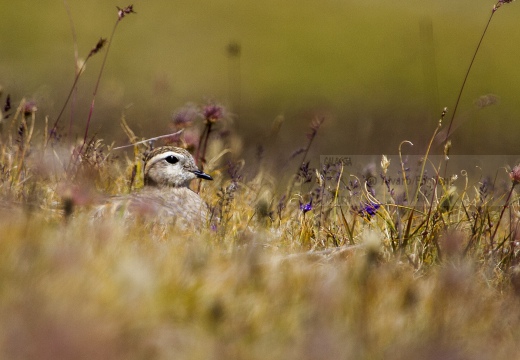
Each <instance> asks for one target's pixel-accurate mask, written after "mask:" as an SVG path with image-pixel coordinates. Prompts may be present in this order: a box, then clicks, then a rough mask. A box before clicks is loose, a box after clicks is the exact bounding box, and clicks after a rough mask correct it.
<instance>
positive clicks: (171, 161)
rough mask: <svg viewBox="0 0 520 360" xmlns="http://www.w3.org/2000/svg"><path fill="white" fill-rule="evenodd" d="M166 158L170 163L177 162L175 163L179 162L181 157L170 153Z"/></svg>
mask: <svg viewBox="0 0 520 360" xmlns="http://www.w3.org/2000/svg"><path fill="white" fill-rule="evenodd" d="M164 160H166V162H167V163H169V164H175V163H177V162H179V159H177V158H176V157H175V156H173V155H169V156H167V157H165V158H164Z"/></svg>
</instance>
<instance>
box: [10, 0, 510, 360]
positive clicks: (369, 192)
mask: <svg viewBox="0 0 520 360" xmlns="http://www.w3.org/2000/svg"><path fill="white" fill-rule="evenodd" d="M509 3H510V1H499V2H497V3H496V4H495V7H494V10H493V12H491V14H490V13H489V12H488V13H487V16H488V18H487V19H486V18H485V17H483V21H482V24H481V25H485V22H486V21H488V20H489V21H488V24H491V25H497V26H498V25H499V23H500V22H501V21H502V18H500V16H501V15H503V14H507V12H508V11H509V10H511V9H514V8H515V7H516V5H517V4H515V3H513V4H509ZM327 4H328V6H331V7H332V8H333V7H334V5H336V3H335V2H330V3H327ZM491 5H493V4H491ZM140 6H143V7H144V4H140ZM491 7H492V6H490V9H488V10H491ZM134 10H135V12H134ZM410 11H412V10H410ZM472 11H474V9H472ZM282 13H283V12H282ZM304 14H307V16H308V17H309V18H312V13H311V12H309V13H306V12H304ZM140 15H141V12H140V8H139V7H138V6H137V5H136V6H135V7H131V6H127V7H122V8H119V9H113V12H112V13H111V17H110V19H109V20H106V21H107V23H109V24H112V26H113V27H112V28H110V26H108V27H107V29H109V30H107V33H108V34H107V38H106V41H105V40H104V39H100V40H99V41H98V42H97V43H95V42H94V43H93V44H92V46H91V47H90V48H89V50H88V51H86V54H88V56H86V57H85V58H83V59H82V61H81V62H77V67H76V71H75V72H74V74H75V77H73V78H72V79H70V81H69V82H66V81H64V84H65V85H63V89H60V91H59V92H58V93H57V95H58V96H57V97H56V98H53V99H54V100H53V101H56V103H57V104H52V105H51V104H46V103H45V101H43V102H42V99H40V100H39V101H35V100H34V99H31V98H30V97H27V98H24V97H22V96H14V95H11V93H10V89H9V87H8V86H6V85H4V88H3V89H2V93H1V94H0V103H1V104H2V107H1V113H0V115H1V117H0V120H1V121H0V125H1V128H0V318H1V319H2V321H1V322H0V357H1V358H6V359H28V358H29V359H32V358H38V359H56V358H58V359H68V358H74V359H92V358H100V359H104V358H107V359H112V358H115V359H119V358H121V359H172V358H174V359H265V358H269V359H336V358H340V359H417V358H420V359H511V358H518V354H519V353H520V349H519V345H518V344H519V343H520V342H519V340H520V306H519V301H520V268H519V265H518V263H519V260H520V235H519V229H520V228H519V225H520V202H519V199H520V198H519V195H518V193H517V190H518V189H517V187H518V184H519V183H520V165H518V164H517V163H516V162H515V161H518V158H517V156H515V155H511V156H509V157H506V156H505V155H495V156H488V157H487V158H486V157H485V156H477V158H474V157H470V156H467V155H463V156H459V155H457V154H452V153H451V149H452V148H455V149H456V148H457V146H458V145H459V143H458V139H460V137H463V135H464V134H466V133H465V132H466V129H465V128H464V126H461V127H460V128H457V126H458V125H457V120H458V118H457V117H456V115H457V110H458V108H459V105H460V104H462V105H461V107H462V108H464V106H465V105H464V104H465V103H464V99H465V97H464V96H465V91H467V89H466V87H465V85H466V80H468V79H469V80H471V79H473V78H474V77H475V76H477V77H478V76H479V74H480V73H479V70H478V69H479V68H478V64H479V59H480V57H479V56H480V55H481V54H482V52H484V51H485V49H486V47H485V44H486V43H487V41H489V39H488V38H487V37H486V36H488V33H487V28H486V30H484V28H483V26H480V27H479V30H478V31H477V32H476V38H477V41H476V42H475V44H473V45H472V51H473V53H474V54H476V55H478V56H475V57H474V61H471V62H470V60H471V54H470V56H468V59H467V63H468V64H469V68H468V67H467V65H466V67H463V69H462V75H464V74H465V73H466V74H467V76H466V80H464V82H463V83H462V85H461V84H460V83H457V84H456V85H455V89H456V90H455V91H452V92H451V93H450V95H451V97H452V98H453V101H455V105H454V106H453V107H450V108H448V109H444V110H443V109H442V107H440V108H439V109H438V110H439V111H437V110H435V111H433V112H432V113H431V114H430V115H429V116H431V117H432V118H433V119H434V120H431V119H430V121H427V122H426V123H427V124H428V126H425V125H424V123H423V124H422V125H420V126H418V128H420V130H421V134H420V135H419V136H418V138H419V139H420V140H422V141H419V144H421V145H424V146H423V147H421V149H422V150H421V151H420V153H419V154H417V152H418V150H416V149H417V147H415V148H414V147H413V144H412V142H411V141H409V140H408V138H402V139H400V142H398V143H397V144H394V145H395V148H394V149H393V153H392V154H391V155H388V153H386V154H385V153H381V154H377V155H373V152H372V153H367V154H365V153H364V152H363V151H361V150H360V149H359V148H358V149H357V150H358V151H359V152H357V153H351V152H347V150H348V149H347V150H345V152H344V153H343V154H344V155H337V153H336V152H334V153H332V152H331V155H326V154H327V153H326V152H324V150H328V149H331V150H332V151H336V150H337V149H338V148H332V147H329V148H327V147H326V146H323V143H330V142H333V141H336V140H337V139H341V136H346V135H345V134H344V132H343V129H344V128H343V127H341V126H339V125H338V122H337V120H336V121H335V120H334V119H331V117H333V115H330V112H325V113H323V112H321V111H316V112H315V113H314V114H312V115H311V116H308V118H306V119H305V125H302V123H301V121H300V122H299V123H298V124H293V125H292V127H291V128H292V129H294V130H293V131H291V135H292V138H291V141H289V143H287V141H286V138H287V136H289V134H287V133H283V130H282V127H283V126H284V118H283V117H282V116H280V117H274V116H273V118H272V119H270V120H269V121H267V120H266V121H265V122H266V123H267V124H268V125H263V126H262V127H260V126H257V125H250V126H249V125H247V123H246V122H245V120H244V119H248V114H247V111H250V110H251V107H248V106H247V104H246V102H247V97H248V93H247V92H246V91H244V92H240V95H239V96H240V99H242V100H241V102H240V104H241V106H240V108H237V102H236V101H237V97H236V96H238V95H237V94H238V93H237V92H235V91H236V89H231V90H230V92H229V93H228V95H230V100H229V103H227V104H225V105H224V104H223V102H218V101H215V100H207V99H206V100H204V101H198V100H197V99H195V100H193V99H191V102H190V103H189V104H187V105H180V106H178V107H177V108H176V110H174V111H172V114H171V116H169V117H170V120H169V122H168V124H167V126H164V127H163V131H162V132H160V133H157V132H155V133H154V134H153V136H152V135H151V134H150V132H152V131H153V130H155V129H156V128H155V126H154V125H152V124H148V123H146V122H143V123H141V124H140V125H139V123H138V122H137V121H136V120H134V121H131V120H129V119H128V117H132V116H131V114H130V115H129V114H128V113H127V112H126V110H125V109H118V111H117V114H118V115H117V120H116V125H114V124H112V125H109V126H107V127H105V128H103V127H102V128H99V127H98V125H97V124H98V122H99V121H100V120H99V117H100V116H99V115H98V114H103V116H104V115H105V114H107V106H108V108H110V109H114V108H117V107H118V106H120V105H121V104H120V103H119V102H117V101H116V102H113V103H110V101H111V99H112V97H111V96H109V95H108V93H115V94H116V95H117V91H116V90H117V86H115V87H113V88H112V91H111V92H110V91H108V92H107V89H106V88H105V89H104V88H103V84H104V82H107V80H108V79H111V78H112V77H117V76H121V77H123V75H121V73H118V71H115V70H114V68H110V67H109V65H108V64H110V61H111V59H112V57H115V58H118V57H122V56H124V51H122V50H121V47H119V48H118V47H117V46H120V44H119V45H117V44H118V42H119V41H120V40H121V38H120V37H118V36H119V35H120V33H119V32H120V31H122V32H124V31H128V30H124V29H125V28H127V29H128V28H131V27H132V21H133V20H134V19H139V16H140ZM64 16H65V18H67V15H64ZM331 16H332V15H331ZM489 16H491V17H489ZM83 20H84V19H83ZM83 20H81V21H83ZM101 20H104V18H103V19H101ZM189 20H190V19H187V20H186V21H189ZM491 20H492V21H491ZM183 25H184V26H186V25H185V24H183ZM176 26H180V25H176ZM111 29H112V30H111ZM482 30H484V32H483V33H482ZM479 37H480V39H481V43H478V39H479ZM477 43H478V44H479V45H478V47H476V48H475V46H477ZM294 44H295V45H294V46H299V45H301V46H302V47H303V46H304V44H298V43H297V42H296V43H294ZM112 45H113V46H112ZM228 51H229V56H230V57H231V61H233V56H235V57H236V56H237V55H239V54H240V51H241V49H240V47H238V48H237V47H235V48H230V49H228ZM497 51H498V50H497ZM105 60H106V62H105ZM235 60H236V59H235ZM310 60H312V59H309V61H310ZM93 61H98V63H99V67H98V68H96V69H93V70H91V69H90V64H91V63H92V62H93ZM139 61H142V59H141V60H139ZM85 63H88V66H89V67H87V66H83V64H85ZM474 64H475V66H476V72H472V71H470V70H473V65H474ZM235 65H236V64H235ZM235 65H233V66H235ZM4 66H5V63H4ZM129 66H130V65H129ZM179 66H180V65H179ZM131 67H132V69H136V68H137V66H134V65H132V66H131ZM186 68H188V69H189V66H188V64H186ZM232 69H235V70H236V68H234V67H232ZM136 71H138V70H136ZM179 71H181V70H179ZM232 71H233V70H232ZM232 71H231V72H230V74H231V75H232V74H233V72H232ZM242 71H243V73H244V74H247V73H248V72H247V68H246V69H243V70H242ZM457 71H460V70H457ZM480 71H482V69H481V70H480ZM487 71H488V72H489V73H490V74H488V75H486V76H485V77H483V78H482V79H481V82H485V81H487V79H492V78H493V77H495V76H505V75H504V69H502V68H499V67H495V68H488V69H487ZM88 76H90V77H91V78H90V79H94V80H92V81H91V82H89V80H88V79H89V78H88ZM254 76H259V77H261V74H255V75H254ZM371 76H375V77H377V74H375V75H371ZM83 77H87V78H85V79H83ZM398 77H399V76H397V74H396V75H395V78H396V79H397V78H398ZM40 80H41V79H40ZM40 80H36V81H40ZM283 80H284V79H283V77H281V78H277V80H276V81H280V83H282V82H283ZM329 80H330V79H329ZM83 81H84V82H83ZM324 81H325V82H326V81H328V80H327V79H325V80H324ZM331 81H332V80H331ZM490 81H492V80H490ZM309 82H310V83H312V80H309ZM85 83H87V84H88V85H91V87H92V89H94V92H93V95H91V92H90V90H89V92H86V91H85V89H84V86H85V85H84V84H85ZM231 83H232V82H231ZM194 84H195V85H194ZM194 84H188V82H187V83H184V84H181V85H179V86H181V87H182V86H186V87H188V88H189V87H190V86H193V87H194V88H196V86H197V84H201V82H200V81H195V82H194ZM508 86H510V87H514V86H515V85H514V84H508ZM13 87H16V86H15V85H13ZM266 87H268V86H267V85H266ZM296 87H297V85H294V88H296ZM89 89H90V88H89ZM98 90H99V92H98ZM336 90H337V89H336ZM16 91H18V90H16ZM16 91H15V92H16ZM193 91H195V92H196V91H197V90H193ZM226 91H227V90H226ZM293 91H296V90H294V89H293ZM327 91H331V92H334V88H333V89H332V90H331V89H328V90H327ZM266 92H267V91H266ZM304 92H305V91H304ZM338 92H340V91H339V90H338ZM85 93H86V94H85ZM116 95H114V96H116ZM141 95H143V93H142V92H141ZM143 96H144V97H145V98H147V99H149V98H154V96H153V95H151V94H144V95H143ZM185 96H187V97H189V96H193V97H194V98H197V96H194V95H193V93H190V91H189V90H187V91H186V93H185ZM272 96H273V98H275V97H276V96H278V94H277V92H276V91H273V94H272ZM306 96H309V97H311V96H312V92H309V93H308V94H307V95H306ZM338 96H339V95H338ZM431 96H433V97H435V96H434V94H433V95H431ZM508 96H510V97H511V98H513V97H514V94H509V93H506V92H504V93H501V98H502V101H504V99H507V97H508ZM85 99H86V100H85ZM154 100H155V101H157V103H156V105H157V106H158V108H162V107H164V106H166V105H165V103H166V99H165V98H162V97H160V96H156V97H155V99H154ZM154 100H150V101H152V102H153V101H154ZM177 100H178V99H177ZM186 100H188V99H186ZM365 100H366V99H365ZM431 100H432V103H437V102H439V101H441V100H440V99H435V98H432V99H431ZM147 101H148V100H147ZM266 101H267V100H266ZM496 101H497V98H496V97H495V96H494V95H486V96H483V97H479V103H478V104H477V106H478V107H479V108H481V109H484V108H486V110H483V111H486V112H487V113H486V114H491V115H490V116H493V115H492V112H493V110H492V109H495V107H491V108H489V109H488V106H489V105H494V104H495V103H496ZM411 102H412V103H413V100H411ZM506 102H507V100H506ZM107 103H110V104H109V105H107ZM184 103H185V101H184V100H183V104H184ZM368 103H369V102H368ZM430 104H431V103H430ZM380 105H381V104H376V105H374V108H377V107H381V108H382V109H386V111H388V109H389V107H388V106H380ZM434 105H438V104H434ZM138 106H139V105H138ZM332 108H333V107H332ZM238 109H239V110H240V111H237V110H238ZM47 110H48V111H49V112H50V113H51V115H49V114H48V113H46V111H47ZM329 110H330V109H329ZM427 110H430V108H428V109H427ZM83 111H85V113H86V114H88V115H86V116H85V119H83V117H82V116H81V117H80V115H79V114H82V113H83ZM154 111H155V110H150V113H149V114H148V115H147V116H149V117H154V116H156V114H155V115H154ZM161 111H162V110H161ZM421 111H424V112H427V111H426V110H424V109H422V110H421ZM500 111H504V110H503V109H502V110H497V112H500ZM303 113H304V114H308V113H307V112H303ZM300 114H301V113H300ZM462 114H464V112H463V111H462ZM111 116H113V115H111ZM416 116H418V115H416ZM494 116H495V117H498V115H496V114H495V115H494ZM96 118H98V119H96ZM248 120H249V121H251V119H248ZM105 121H107V120H106V119H105ZM430 125H431V126H430ZM115 126H117V127H118V128H119V129H121V130H119V131H120V133H121V134H123V135H122V136H123V139H122V140H118V141H117V144H116V143H115V142H114V140H113V139H114V138H117V139H120V135H119V137H118V136H116V135H114V133H113V132H112V131H115V130H114V128H115ZM244 127H247V128H248V129H244ZM359 127H360V128H361V126H359ZM143 128H145V129H146V130H142V129H143ZM164 128H166V129H167V131H164ZM418 128H417V129H418ZM109 129H111V130H110V131H109ZM409 129H410V131H411V132H415V131H416V130H417V129H415V128H409ZM105 130H106V133H104V132H103V131H105ZM452 130H457V132H456V133H452ZM334 131H335V132H337V133H340V132H341V134H339V135H337V136H336V137H330V138H329V134H330V133H331V132H334ZM374 131H375V132H377V131H376V130H374ZM379 131H380V132H384V131H385V130H384V129H379ZM496 131H499V130H498V129H496ZM502 131H504V129H502ZM507 132H508V134H504V138H503V139H502V142H503V144H502V145H503V146H504V147H505V148H507V147H508V146H509V145H510V144H509V143H508V141H507V140H505V139H508V137H509V136H514V134H513V135H511V133H512V132H513V131H512V130H511V129H510V130H509V131H507ZM470 133H471V132H470ZM367 134H368V135H367ZM453 134H461V135H457V136H460V137H457V136H456V135H453ZM471 134H472V135H477V134H478V133H477V132H473V133H471ZM452 135H453V136H452ZM351 136H353V137H355V134H354V135H351ZM363 136H365V137H363ZM363 136H360V138H361V140H360V139H358V141H362V140H363V141H373V142H376V141H377V140H376V139H371V138H370V133H365V135H363ZM410 136H412V135H410ZM252 139H254V141H253V140H252ZM343 141H346V140H343ZM121 144H125V145H121ZM162 144H174V145H176V146H181V147H184V148H187V149H188V150H189V151H190V152H191V153H192V154H193V155H194V156H195V158H196V160H197V162H198V165H199V166H200V167H203V168H204V171H205V172H207V173H209V174H211V176H212V177H213V178H214V181H212V182H203V183H200V184H199V183H198V181H194V182H193V183H192V188H193V190H194V191H198V192H199V194H200V195H201V197H202V198H203V199H204V200H205V201H206V202H207V204H208V206H209V209H210V211H211V214H212V218H211V219H210V221H208V224H207V226H204V227H203V228H201V229H179V228H178V227H175V226H174V225H172V224H170V223H168V222H167V221H166V222H165V221H160V220H161V219H157V221H153V220H152V221H150V219H144V218H143V219H141V218H136V219H133V220H132V221H128V220H127V219H123V218H121V217H118V216H117V215H115V216H106V217H103V218H94V217H93V216H92V214H93V209H94V208H95V207H96V206H97V205H99V204H102V203H104V202H105V201H106V200H107V199H108V198H109V197H110V196H111V195H116V194H127V193H130V192H134V191H139V189H140V188H142V186H143V182H142V178H141V176H142V156H143V153H144V152H145V151H146V150H147V149H149V148H150V147H156V146H160V145H162ZM320 144H321V145H320ZM293 145H295V146H294V147H293ZM123 146H124V147H123ZM495 149H499V147H496V148H495ZM352 154H353V155H352ZM356 154H357V155H356ZM359 154H362V155H359ZM363 154H364V155H363ZM484 160H486V161H484ZM475 162H476V165H475ZM477 168H478V169H479V170H478V171H476V172H475V169H477Z"/></svg>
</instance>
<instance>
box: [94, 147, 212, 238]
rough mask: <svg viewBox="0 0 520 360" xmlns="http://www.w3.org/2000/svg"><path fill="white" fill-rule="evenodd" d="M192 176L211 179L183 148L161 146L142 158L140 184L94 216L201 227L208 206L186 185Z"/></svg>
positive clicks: (102, 207)
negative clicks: (141, 183) (108, 214)
mask: <svg viewBox="0 0 520 360" xmlns="http://www.w3.org/2000/svg"><path fill="white" fill-rule="evenodd" d="M196 178H199V179H204V180H213V178H212V177H211V176H210V175H208V174H206V173H205V172H203V171H202V170H200V169H199V168H198V167H197V165H196V164H195V159H194V158H193V156H192V155H191V154H190V153H189V152H188V151H186V150H185V149H182V148H179V147H175V146H161V147H157V148H155V149H153V150H151V151H150V152H148V153H147V154H146V155H145V157H144V165H143V180H144V187H143V188H142V189H141V190H140V191H137V192H134V193H130V194H128V195H123V196H115V197H112V198H111V199H110V200H109V201H108V203H107V204H104V205H102V206H101V207H100V208H99V209H98V210H97V211H96V214H95V216H96V217H99V216H104V215H106V214H107V213H111V214H114V215H116V214H120V215H121V216H122V217H124V218H137V217H145V218H151V219H152V220H158V221H159V222H161V223H164V222H168V223H174V224H175V225H176V226H179V227H182V228H192V227H194V226H195V227H197V228H199V227H200V226H203V225H204V224H206V223H207V222H208V220H209V215H210V214H209V209H208V205H207V204H206V203H205V202H204V200H203V199H202V198H201V197H200V196H199V194H197V193H196V192H194V191H193V190H191V189H190V188H189V185H190V182H191V181H192V180H194V179H196Z"/></svg>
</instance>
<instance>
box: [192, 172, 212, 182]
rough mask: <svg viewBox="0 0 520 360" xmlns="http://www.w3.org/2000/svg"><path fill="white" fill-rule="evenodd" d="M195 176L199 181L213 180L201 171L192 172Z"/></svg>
mask: <svg viewBox="0 0 520 360" xmlns="http://www.w3.org/2000/svg"><path fill="white" fill-rule="evenodd" d="M193 173H194V174H195V175H197V177H198V178H200V179H204V180H213V178H212V177H211V176H209V175H208V174H206V173H205V172H203V171H200V170H195V171H194V172H193Z"/></svg>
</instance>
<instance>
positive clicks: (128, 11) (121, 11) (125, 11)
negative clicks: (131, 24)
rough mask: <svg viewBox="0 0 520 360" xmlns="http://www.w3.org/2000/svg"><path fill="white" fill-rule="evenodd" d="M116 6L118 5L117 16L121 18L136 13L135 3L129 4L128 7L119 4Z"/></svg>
mask: <svg viewBox="0 0 520 360" xmlns="http://www.w3.org/2000/svg"><path fill="white" fill-rule="evenodd" d="M116 7H117V17H118V18H119V20H121V19H122V18H124V17H125V16H126V15H128V14H135V13H136V12H135V11H134V5H128V6H127V7H125V8H122V9H121V8H120V7H119V6H116Z"/></svg>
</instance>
